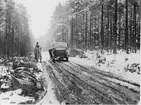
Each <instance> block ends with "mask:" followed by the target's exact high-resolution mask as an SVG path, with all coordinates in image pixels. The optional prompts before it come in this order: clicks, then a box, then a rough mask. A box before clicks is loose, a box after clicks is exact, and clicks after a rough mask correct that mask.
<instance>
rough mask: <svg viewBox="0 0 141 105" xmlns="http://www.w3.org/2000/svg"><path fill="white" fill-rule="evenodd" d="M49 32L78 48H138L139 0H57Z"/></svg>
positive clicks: (133, 49)
mask: <svg viewBox="0 0 141 105" xmlns="http://www.w3.org/2000/svg"><path fill="white" fill-rule="evenodd" d="M51 29H53V30H52V32H51V34H52V35H53V36H54V38H55V39H56V40H57V41H66V42H68V43H69V45H70V47H72V48H78V49H86V50H87V49H89V50H94V49H102V50H107V51H113V53H116V52H117V50H119V49H124V50H126V52H127V53H129V52H136V51H137V49H139V48H140V0H68V1H67V2H66V3H65V4H60V3H59V4H58V6H57V7H56V10H55V12H54V15H53V18H52V27H51Z"/></svg>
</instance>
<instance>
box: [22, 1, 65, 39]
mask: <svg viewBox="0 0 141 105" xmlns="http://www.w3.org/2000/svg"><path fill="white" fill-rule="evenodd" d="M64 1H65V0H23V2H24V4H25V6H26V7H27V10H28V14H29V16H30V28H31V31H32V32H33V35H34V36H35V38H39V37H40V36H41V35H44V34H45V33H47V31H48V29H49V25H50V20H51V16H52V13H53V12H54V10H55V7H56V6H57V4H58V3H59V2H62V3H63V2H64Z"/></svg>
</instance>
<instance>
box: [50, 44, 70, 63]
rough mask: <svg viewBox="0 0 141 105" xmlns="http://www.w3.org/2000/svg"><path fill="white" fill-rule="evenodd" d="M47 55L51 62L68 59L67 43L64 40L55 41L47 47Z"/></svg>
mask: <svg viewBox="0 0 141 105" xmlns="http://www.w3.org/2000/svg"><path fill="white" fill-rule="evenodd" d="M49 55H50V58H51V60H52V61H53V62H55V61H68V45H67V43H66V42H55V43H53V44H52V45H51V49H49Z"/></svg>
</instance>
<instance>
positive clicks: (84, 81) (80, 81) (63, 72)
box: [48, 62, 139, 104]
mask: <svg viewBox="0 0 141 105" xmlns="http://www.w3.org/2000/svg"><path fill="white" fill-rule="evenodd" d="M48 67H49V68H48V69H49V70H48V71H49V74H50V75H52V76H50V78H52V80H53V81H54V84H55V85H56V95H57V94H58V95H57V96H60V97H61V102H63V101H66V102H67V103H70V104H135V103H137V102H138V101H139V99H138V98H137V99H136V98H135V99H133V98H132V97H130V96H129V95H127V94H128V93H127V94H125V93H123V92H122V91H120V87H121V88H122V90H125V91H126V90H128V92H129V93H134V92H133V91H131V90H129V89H126V87H125V86H122V85H119V84H118V83H115V82H113V81H111V80H109V79H107V78H106V77H108V75H107V74H106V75H103V73H99V72H95V71H96V70H94V71H93V72H95V74H94V73H91V72H90V71H91V70H92V68H90V67H88V68H87V67H83V66H82V65H77V64H75V63H72V62H65V63H63V62H61V63H58V62H56V63H53V62H49V65H48ZM111 77H112V76H111ZM112 78H113V77H112ZM114 79H115V78H114ZM72 81H73V82H72ZM116 87H118V89H117V88H116ZM71 88H72V90H71ZM79 90H81V91H79ZM61 91H64V93H65V94H66V95H65V96H64V97H63V95H62V94H64V93H63V92H61ZM77 91H79V93H77ZM57 92H58V93H57ZM76 93H77V94H76ZM134 94H135V95H137V96H138V93H134ZM65 97H66V98H65ZM73 98H74V99H73ZM58 99H59V98H58ZM61 102H60V103H61Z"/></svg>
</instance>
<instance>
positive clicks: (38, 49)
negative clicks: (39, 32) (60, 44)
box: [34, 42, 42, 62]
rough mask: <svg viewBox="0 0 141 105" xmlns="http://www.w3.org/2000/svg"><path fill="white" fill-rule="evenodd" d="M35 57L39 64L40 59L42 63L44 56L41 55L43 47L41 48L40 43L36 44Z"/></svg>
mask: <svg viewBox="0 0 141 105" xmlns="http://www.w3.org/2000/svg"><path fill="white" fill-rule="evenodd" d="M34 55H35V60H36V61H37V62H38V60H39V59H40V62H41V61H42V55H41V47H40V46H39V43H38V42H37V43H36V46H35V49H34Z"/></svg>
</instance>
